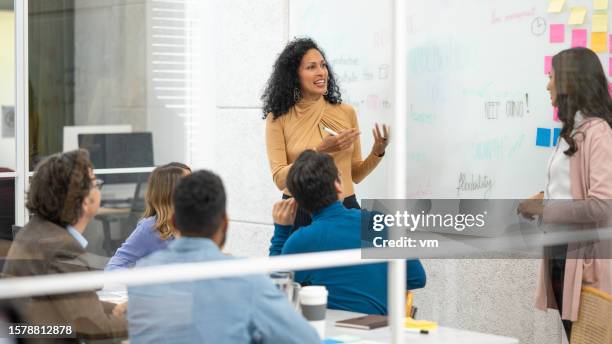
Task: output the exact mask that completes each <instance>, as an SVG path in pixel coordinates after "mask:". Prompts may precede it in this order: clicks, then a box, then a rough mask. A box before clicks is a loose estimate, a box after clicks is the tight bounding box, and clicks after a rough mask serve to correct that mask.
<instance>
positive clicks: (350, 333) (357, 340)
mask: <svg viewBox="0 0 612 344" xmlns="http://www.w3.org/2000/svg"><path fill="white" fill-rule="evenodd" d="M98 296H99V297H100V300H102V301H107V302H113V303H123V302H126V301H127V290H126V289H125V288H124V287H121V286H116V287H108V288H104V289H102V290H100V291H98ZM362 315H364V314H360V313H354V312H347V311H340V310H335V309H328V310H327V313H326V317H325V318H326V319H325V320H326V321H325V322H326V323H325V338H326V339H328V340H329V339H334V338H338V339H344V340H345V341H344V343H351V344H382V343H391V331H390V330H389V327H382V328H378V329H375V330H359V329H351V328H346V327H337V326H335V324H336V321H338V320H345V319H350V318H355V317H358V316H362ZM324 342H325V341H324ZM328 342H329V343H339V341H328ZM404 342H405V343H409V344H441V343H453V344H518V342H519V341H518V339H516V338H512V337H503V336H497V335H492V334H486V333H480V332H474V331H466V330H460V329H455V328H450V327H444V326H440V327H438V328H437V329H435V330H433V331H431V332H429V334H420V333H412V332H406V333H404ZM125 343H127V341H125Z"/></svg>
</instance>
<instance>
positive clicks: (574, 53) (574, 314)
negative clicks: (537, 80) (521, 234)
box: [519, 48, 612, 338]
mask: <svg viewBox="0 0 612 344" xmlns="http://www.w3.org/2000/svg"><path fill="white" fill-rule="evenodd" d="M552 67H553V68H552V70H551V73H550V81H549V83H548V86H547V89H548V91H549V93H550V99H551V102H552V104H553V106H556V107H557V108H558V109H559V119H560V120H561V122H562V123H563V128H562V129H561V134H560V139H559V142H558V144H557V146H556V147H555V151H554V153H553V154H552V156H551V158H550V160H549V162H548V173H547V180H546V189H545V191H544V192H542V193H540V194H538V195H536V196H534V197H532V198H531V199H530V200H527V201H525V202H523V203H521V205H520V206H519V211H520V212H521V213H522V214H523V216H525V217H528V218H532V217H533V216H541V217H542V220H543V223H544V224H548V225H561V226H569V227H572V228H595V227H612V221H611V220H612V207H611V203H610V200H612V129H611V128H610V127H611V126H612V100H611V99H610V95H609V93H608V82H607V79H606V76H605V74H604V71H603V67H602V65H601V62H600V61H599V58H598V57H597V55H596V54H595V53H593V52H592V51H591V50H589V49H586V48H572V49H568V50H564V51H562V52H560V53H559V54H557V55H555V56H554V57H553V62H552ZM544 199H545V200H546V201H544ZM562 199H569V200H571V201H559V200H562ZM609 245H610V242H609V241H607V242H605V241H599V242H582V243H569V244H567V245H564V246H561V247H554V248H548V249H547V253H548V254H547V256H546V258H545V259H543V260H542V264H541V267H540V277H539V281H538V287H537V291H536V307H537V308H539V309H542V310H546V309H547V308H556V309H558V310H559V312H560V313H561V319H562V320H563V325H564V328H565V331H566V334H567V335H568V338H569V335H570V333H571V325H572V322H573V321H576V320H577V318H578V309H579V306H580V291H581V287H582V286H587V285H588V286H591V287H594V288H597V289H600V290H603V291H604V292H607V293H609V294H610V293H612V260H611V259H609V258H612V257H611V256H610V246H609ZM551 253H553V254H554V256H552V255H551ZM606 258H608V259H606ZM611 326H612V325H611Z"/></svg>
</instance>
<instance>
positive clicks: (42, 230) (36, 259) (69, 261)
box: [3, 216, 127, 339]
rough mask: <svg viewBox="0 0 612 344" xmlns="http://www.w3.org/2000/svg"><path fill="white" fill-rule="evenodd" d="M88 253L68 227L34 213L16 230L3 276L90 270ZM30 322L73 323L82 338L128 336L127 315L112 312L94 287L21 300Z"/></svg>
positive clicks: (21, 306) (21, 305)
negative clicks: (123, 316)
mask: <svg viewBox="0 0 612 344" xmlns="http://www.w3.org/2000/svg"><path fill="white" fill-rule="evenodd" d="M86 257H87V254H86V252H85V250H84V249H83V247H82V246H81V245H80V244H79V242H78V241H76V239H74V237H72V235H70V233H68V230H66V229H65V228H63V227H60V226H58V225H56V224H54V223H52V222H49V221H46V220H43V219H41V218H39V217H37V216H34V217H33V218H32V220H31V221H30V222H29V223H28V224H27V225H26V226H25V227H24V228H23V229H22V230H20V231H19V233H18V234H17V236H16V238H15V240H14V241H13V244H12V245H11V248H10V250H9V253H8V255H7V259H6V262H5V264H4V270H3V275H4V277H24V276H38V275H46V274H62V273H70V272H84V271H89V270H91V267H90V264H89V263H88V261H87V258H86ZM18 303H19V305H20V308H22V311H24V313H25V317H26V318H27V320H28V322H31V323H36V324H41V325H43V324H44V325H46V324H71V325H72V326H73V329H74V330H75V332H76V333H77V337H79V338H89V339H98V338H111V337H125V336H126V335H127V330H126V328H127V324H126V321H125V319H123V318H119V317H116V316H114V315H112V314H111V313H110V312H111V310H112V308H113V307H114V305H113V304H108V303H104V302H101V301H100V299H99V298H98V295H97V294H96V292H95V291H85V292H78V293H70V294H62V295H47V296H36V297H31V298H28V299H27V300H19V301H18Z"/></svg>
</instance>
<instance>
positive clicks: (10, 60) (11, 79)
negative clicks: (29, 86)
mask: <svg viewBox="0 0 612 344" xmlns="http://www.w3.org/2000/svg"><path fill="white" fill-rule="evenodd" d="M11 3H12V2H11ZM11 5H12V4H11ZM0 168H4V169H5V170H6V169H10V170H14V169H15V12H14V11H13V9H12V6H8V5H6V4H2V3H0ZM5 170H4V171H5Z"/></svg>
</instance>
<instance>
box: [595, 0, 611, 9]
mask: <svg viewBox="0 0 612 344" xmlns="http://www.w3.org/2000/svg"><path fill="white" fill-rule="evenodd" d="M593 9H594V10H596V11H597V10H608V0H593Z"/></svg>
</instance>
